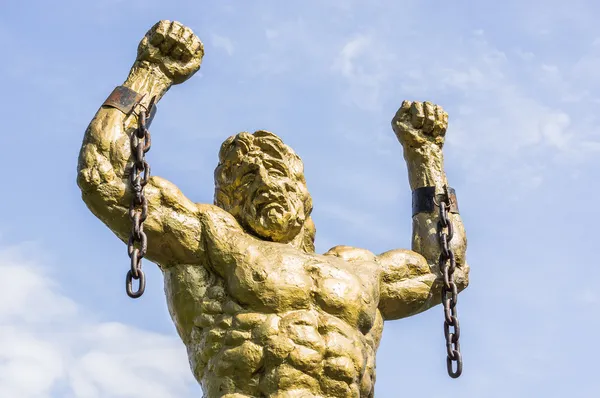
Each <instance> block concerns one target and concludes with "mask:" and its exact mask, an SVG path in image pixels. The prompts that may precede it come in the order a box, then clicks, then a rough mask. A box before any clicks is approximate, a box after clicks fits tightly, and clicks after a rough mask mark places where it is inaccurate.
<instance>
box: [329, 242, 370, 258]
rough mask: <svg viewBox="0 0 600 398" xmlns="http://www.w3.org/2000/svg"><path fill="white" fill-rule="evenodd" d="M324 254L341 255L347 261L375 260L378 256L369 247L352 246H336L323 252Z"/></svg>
mask: <svg viewBox="0 0 600 398" xmlns="http://www.w3.org/2000/svg"><path fill="white" fill-rule="evenodd" d="M323 255H324V256H333V257H339V258H341V259H342V260H345V261H375V260H376V256H375V254H374V253H373V252H371V251H370V250H367V249H360V248H357V247H352V246H342V245H340V246H334V247H332V248H331V249H329V250H328V251H327V253H324V254H323Z"/></svg>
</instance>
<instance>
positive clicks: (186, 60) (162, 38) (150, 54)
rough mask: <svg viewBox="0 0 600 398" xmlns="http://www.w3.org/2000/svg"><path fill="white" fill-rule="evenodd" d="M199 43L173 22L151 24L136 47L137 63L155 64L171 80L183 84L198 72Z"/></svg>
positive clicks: (186, 28) (200, 52)
mask: <svg viewBox="0 0 600 398" xmlns="http://www.w3.org/2000/svg"><path fill="white" fill-rule="evenodd" d="M203 56H204V46H203V45H202V42H201V41H200V39H199V38H198V36H196V35H195V34H194V32H192V30H191V29H190V28H188V27H187V26H184V25H182V24H181V23H179V22H176V21H173V22H171V21H167V20H163V21H160V22H158V23H157V24H155V25H154V26H153V27H152V28H150V30H149V31H148V33H146V35H145V36H144V38H143V39H142V41H141V42H140V45H139V46H138V55H137V61H147V62H150V63H151V64H156V65H158V66H159V67H160V69H161V71H162V72H163V73H164V74H165V75H166V76H167V77H168V78H170V79H171V80H172V82H173V84H179V83H183V82H184V81H186V80H187V79H189V78H190V77H192V75H193V74H194V73H196V72H197V71H198V69H200V63H201V62H202V57H203Z"/></svg>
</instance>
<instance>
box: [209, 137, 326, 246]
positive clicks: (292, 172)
mask: <svg viewBox="0 0 600 398" xmlns="http://www.w3.org/2000/svg"><path fill="white" fill-rule="evenodd" d="M215 204H216V205H217V206H219V207H221V208H222V209H224V210H226V211H228V212H229V213H231V214H232V215H233V216H234V217H235V218H236V219H237V220H238V222H239V223H240V224H241V225H242V226H243V227H244V228H245V229H246V230H247V231H248V232H250V233H251V234H253V235H255V236H257V237H259V238H261V239H265V240H270V241H274V242H282V243H289V242H292V243H294V244H295V245H296V246H297V247H299V248H302V249H304V250H305V251H314V237H315V227H314V224H313V223H312V220H311V218H310V213H311V211H312V199H311V197H310V194H309V193H308V189H307V187H306V180H305V179H304V165H303V164H302V160H301V159H300V157H299V156H298V155H296V153H295V152H294V151H293V150H292V148H290V147H289V146H287V145H285V144H284V143H283V141H281V139H280V138H279V137H278V136H276V135H275V134H273V133H270V132H268V131H263V130H259V131H256V132H255V133H254V134H249V133H245V132H244V133H239V134H238V135H236V136H231V137H229V138H228V139H227V140H225V142H224V143H223V145H222V146H221V150H220V151H219V165H218V166H217V168H216V170H215Z"/></svg>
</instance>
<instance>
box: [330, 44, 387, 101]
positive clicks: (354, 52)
mask: <svg viewBox="0 0 600 398" xmlns="http://www.w3.org/2000/svg"><path fill="white" fill-rule="evenodd" d="M394 58H395V57H394V56H393V55H392V53H391V52H390V51H389V50H388V49H387V48H386V47H385V46H384V45H383V43H382V42H378V41H376V40H374V39H373V37H371V36H369V35H366V34H360V35H358V36H356V37H354V38H352V39H350V40H348V41H346V43H345V44H344V45H343V46H342V48H341V50H339V53H338V56H337V58H336V59H335V60H334V62H333V65H332V69H333V71H335V72H338V73H339V74H340V75H341V76H342V77H343V78H344V79H345V81H346V89H347V98H348V99H349V100H350V101H351V103H352V104H353V105H355V106H357V107H358V108H361V109H365V110H370V111H377V110H378V109H379V108H380V107H381V102H382V98H381V90H382V87H383V85H384V83H386V79H387V78H388V77H389V73H390V70H391V65H392V62H393V61H394Z"/></svg>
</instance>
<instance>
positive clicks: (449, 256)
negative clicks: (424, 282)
mask: <svg viewBox="0 0 600 398" xmlns="http://www.w3.org/2000/svg"><path fill="white" fill-rule="evenodd" d="M438 207H439V221H438V225H437V233H438V239H439V242H440V247H441V253H440V258H439V262H438V264H439V267H440V271H442V274H443V277H444V283H443V286H442V304H443V306H444V336H445V338H446V351H447V358H446V367H447V369H448V375H449V376H450V377H452V378H453V379H455V378H457V377H459V376H460V375H461V373H462V367H463V361H462V355H461V353H460V343H459V341H458V339H459V338H460V324H459V322H458V313H457V310H456V304H457V303H458V288H457V286H456V283H454V270H455V269H456V259H455V257H454V252H453V251H452V249H451V248H450V241H451V240H452V236H453V235H454V228H453V226H452V222H451V221H450V218H449V217H448V210H449V209H450V207H451V203H450V195H449V194H448V187H447V186H446V187H444V197H443V199H442V200H440V202H439V203H438ZM454 362H456V370H454Z"/></svg>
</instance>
